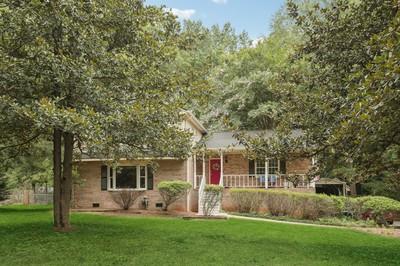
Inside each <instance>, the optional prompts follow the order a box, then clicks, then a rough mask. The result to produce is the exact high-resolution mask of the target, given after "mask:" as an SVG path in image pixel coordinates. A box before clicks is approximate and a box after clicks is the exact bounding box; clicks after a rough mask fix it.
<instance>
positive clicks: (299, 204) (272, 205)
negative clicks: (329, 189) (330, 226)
mask: <svg viewBox="0 0 400 266" xmlns="http://www.w3.org/2000/svg"><path fill="white" fill-rule="evenodd" d="M266 195H267V196H266V206H267V209H268V211H269V213H270V214H271V215H274V216H290V217H293V218H297V219H310V220H315V219H318V218H319V217H323V216H330V215H332V214H333V213H335V212H336V209H335V208H334V204H333V201H332V199H331V198H330V197H329V196H326V195H320V194H311V193H297V192H288V191H281V190H269V191H267V193H266Z"/></svg>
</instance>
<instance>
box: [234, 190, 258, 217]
mask: <svg viewBox="0 0 400 266" xmlns="http://www.w3.org/2000/svg"><path fill="white" fill-rule="evenodd" d="M230 195H231V198H232V201H233V202H234V203H235V204H236V205H237V207H238V211H239V212H258V211H259V209H260V207H261V204H262V203H263V201H264V198H265V195H266V190H261V189H231V190H230Z"/></svg>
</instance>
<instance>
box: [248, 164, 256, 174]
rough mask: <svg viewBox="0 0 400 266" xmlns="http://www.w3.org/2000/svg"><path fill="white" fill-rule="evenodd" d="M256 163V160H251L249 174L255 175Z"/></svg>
mask: <svg viewBox="0 0 400 266" xmlns="http://www.w3.org/2000/svg"><path fill="white" fill-rule="evenodd" d="M254 170H255V164H254V160H249V175H254V174H255V171H254Z"/></svg>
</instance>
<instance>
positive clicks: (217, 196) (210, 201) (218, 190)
mask: <svg viewBox="0 0 400 266" xmlns="http://www.w3.org/2000/svg"><path fill="white" fill-rule="evenodd" d="M223 191H224V188H223V187H222V186H218V185H206V186H205V188H204V200H203V213H204V215H205V216H210V215H211V214H212V212H213V210H214V209H215V207H216V206H217V205H218V203H220V202H221V200H222V193H223Z"/></svg>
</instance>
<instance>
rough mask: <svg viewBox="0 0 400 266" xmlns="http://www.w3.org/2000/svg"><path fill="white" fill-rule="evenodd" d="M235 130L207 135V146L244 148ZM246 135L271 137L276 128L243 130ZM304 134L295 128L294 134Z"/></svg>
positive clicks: (213, 147) (295, 135)
mask: <svg viewBox="0 0 400 266" xmlns="http://www.w3.org/2000/svg"><path fill="white" fill-rule="evenodd" d="M235 133H236V132H234V131H222V132H214V133H211V134H210V135H208V136H207V140H206V146H207V148H209V149H219V148H234V149H244V146H243V145H241V144H240V143H239V141H238V140H237V139H236V138H235V137H234V134H235ZM243 133H245V134H246V135H249V136H251V137H257V136H260V137H263V138H270V137H272V136H274V134H275V131H274V130H252V131H243ZM301 135H302V131H301V130H293V133H292V136H293V137H299V136H301Z"/></svg>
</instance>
